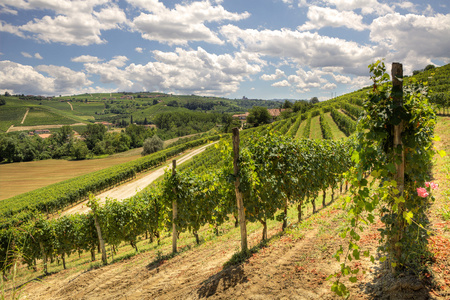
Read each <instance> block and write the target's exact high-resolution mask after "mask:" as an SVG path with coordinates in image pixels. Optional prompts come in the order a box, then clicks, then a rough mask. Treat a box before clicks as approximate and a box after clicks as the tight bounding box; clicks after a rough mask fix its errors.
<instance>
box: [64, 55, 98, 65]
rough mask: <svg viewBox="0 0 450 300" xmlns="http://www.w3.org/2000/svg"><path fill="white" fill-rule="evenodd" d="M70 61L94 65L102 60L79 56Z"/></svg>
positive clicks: (94, 57)
mask: <svg viewBox="0 0 450 300" xmlns="http://www.w3.org/2000/svg"><path fill="white" fill-rule="evenodd" d="M70 60H71V61H73V62H81V63H96V62H99V61H102V60H103V59H100V58H98V57H96V56H91V55H81V56H78V57H73V58H71V59H70Z"/></svg>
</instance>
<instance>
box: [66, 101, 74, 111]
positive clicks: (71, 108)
mask: <svg viewBox="0 0 450 300" xmlns="http://www.w3.org/2000/svg"><path fill="white" fill-rule="evenodd" d="M67 104H69V105H70V110H73V106H72V103H70V102H67Z"/></svg>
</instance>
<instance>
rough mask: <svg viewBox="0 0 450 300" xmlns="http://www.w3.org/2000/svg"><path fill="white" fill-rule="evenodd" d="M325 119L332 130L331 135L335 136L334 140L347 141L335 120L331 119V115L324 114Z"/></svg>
mask: <svg viewBox="0 0 450 300" xmlns="http://www.w3.org/2000/svg"><path fill="white" fill-rule="evenodd" d="M323 115H324V117H325V120H326V121H327V122H328V125H329V126H330V128H331V133H332V134H333V139H335V140H339V139H345V138H346V136H345V134H344V133H343V132H342V131H341V130H340V129H339V127H338V126H337V125H336V123H335V122H334V120H333V118H332V117H331V113H326V114H323Z"/></svg>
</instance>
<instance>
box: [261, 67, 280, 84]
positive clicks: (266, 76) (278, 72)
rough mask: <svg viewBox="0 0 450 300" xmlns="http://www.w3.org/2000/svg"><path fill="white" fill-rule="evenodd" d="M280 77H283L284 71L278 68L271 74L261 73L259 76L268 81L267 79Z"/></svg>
mask: <svg viewBox="0 0 450 300" xmlns="http://www.w3.org/2000/svg"><path fill="white" fill-rule="evenodd" d="M281 77H285V75H284V72H283V71H282V70H280V69H276V70H275V74H271V75H267V74H263V75H261V77H260V78H261V79H262V80H264V81H269V80H277V79H280V78H281Z"/></svg>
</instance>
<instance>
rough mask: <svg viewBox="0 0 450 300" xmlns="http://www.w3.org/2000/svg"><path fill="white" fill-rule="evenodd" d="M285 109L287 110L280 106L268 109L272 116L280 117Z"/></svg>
mask: <svg viewBox="0 0 450 300" xmlns="http://www.w3.org/2000/svg"><path fill="white" fill-rule="evenodd" d="M285 110H286V109H285V108H282V109H279V108H272V109H268V111H269V115H271V116H272V117H278V116H279V115H281V113H282V112H283V111H285Z"/></svg>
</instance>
